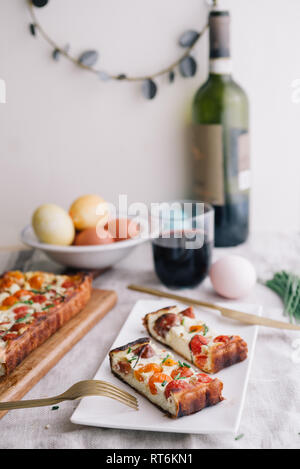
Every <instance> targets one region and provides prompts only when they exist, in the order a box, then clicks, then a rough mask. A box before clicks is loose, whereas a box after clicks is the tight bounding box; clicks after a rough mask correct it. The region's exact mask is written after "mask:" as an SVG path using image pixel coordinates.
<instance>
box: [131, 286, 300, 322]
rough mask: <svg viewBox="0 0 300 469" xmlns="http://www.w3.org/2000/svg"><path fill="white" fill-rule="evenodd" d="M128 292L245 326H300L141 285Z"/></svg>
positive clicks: (132, 287)
mask: <svg viewBox="0 0 300 469" xmlns="http://www.w3.org/2000/svg"><path fill="white" fill-rule="evenodd" d="M127 288H129V290H134V291H138V292H141V293H148V294H149V295H154V296H159V297H162V298H171V299H172V300H176V301H180V302H181V303H184V304H187V305H197V306H204V307H206V308H212V309H216V310H218V311H220V313H221V314H222V316H225V317H226V318H230V319H235V320H236V321H240V322H243V323H245V324H255V325H258V326H265V327H274V328H276V329H289V330H292V331H300V326H297V325H296V324H290V323H289V322H283V321H275V320H274V319H269V318H265V317H261V316H256V315H255V314H248V313H242V312H241V311H236V310H235V309H230V308H225V307H224V306H219V305H216V304H213V303H208V302H206V301H200V300H195V299H193V298H187V297H186V296H181V295H174V294H173V293H167V292H163V291H161V290H155V289H154V288H148V287H143V286H141V285H128V287H127Z"/></svg>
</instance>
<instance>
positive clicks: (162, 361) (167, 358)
mask: <svg viewBox="0 0 300 469" xmlns="http://www.w3.org/2000/svg"><path fill="white" fill-rule="evenodd" d="M169 356H170V355H169V354H168V355H167V356H166V357H165V358H164V359H163V361H162V362H161V363H162V364H163V363H165V361H166V360H167V359H168V358H169Z"/></svg>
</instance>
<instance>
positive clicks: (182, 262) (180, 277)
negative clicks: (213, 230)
mask: <svg viewBox="0 0 300 469" xmlns="http://www.w3.org/2000/svg"><path fill="white" fill-rule="evenodd" d="M199 235H200V236H199ZM191 242H192V243H193V244H194V247H193V248H188V246H191ZM152 249H153V256H154V266H155V271H156V274H157V276H158V278H159V279H160V280H161V282H162V283H163V284H164V285H165V286H166V287H168V288H193V287H196V286H197V285H199V284H200V283H201V282H202V281H203V280H204V279H205V277H206V276H207V274H208V271H209V268H210V264H211V258H212V250H213V241H212V240H211V239H209V237H208V236H206V235H205V233H199V231H196V230H195V231H194V232H191V231H187V232H184V231H182V232H180V233H178V232H176V231H173V232H170V233H169V237H167V238H164V237H163V235H161V236H159V237H158V238H156V239H154V240H153V243H152Z"/></svg>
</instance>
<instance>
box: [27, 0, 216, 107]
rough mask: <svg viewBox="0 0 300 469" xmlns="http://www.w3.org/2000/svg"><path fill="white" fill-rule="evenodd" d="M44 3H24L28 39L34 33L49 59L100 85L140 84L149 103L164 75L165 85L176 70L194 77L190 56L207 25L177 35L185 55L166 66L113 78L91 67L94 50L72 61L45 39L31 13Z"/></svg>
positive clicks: (33, 0) (96, 57) (64, 50)
mask: <svg viewBox="0 0 300 469" xmlns="http://www.w3.org/2000/svg"><path fill="white" fill-rule="evenodd" d="M48 3H49V0H27V5H28V8H29V12H30V15H31V18H32V22H31V23H30V24H29V31H30V34H31V35H32V36H36V35H37V33H39V34H40V35H41V36H42V37H43V38H44V39H45V40H46V41H47V42H48V43H49V44H50V46H51V47H52V58H53V60H54V61H56V62H57V61H59V59H60V58H61V56H63V57H65V58H67V59H68V60H70V61H71V62H73V63H74V64H75V65H78V66H79V67H81V68H84V69H85V70H87V71H90V72H92V73H94V74H96V75H97V76H98V78H99V80H100V81H102V82H107V81H110V80H118V81H129V82H141V93H142V95H143V97H144V98H145V99H147V100H152V99H154V98H155V97H156V96H157V93H158V85H157V82H156V79H157V78H159V77H160V76H164V75H166V76H167V78H168V82H169V83H170V84H171V83H173V82H174V81H175V76H176V72H175V70H176V69H178V70H179V73H180V75H181V76H182V77H183V78H191V77H193V76H195V74H196V73H197V62H196V59H195V57H193V56H192V55H191V52H192V50H193V48H194V47H195V45H196V44H197V42H198V41H199V39H200V38H201V37H202V36H203V34H204V32H205V31H206V29H207V28H208V24H206V25H205V26H204V28H203V29H202V30H201V31H200V32H199V31H196V30H193V29H189V30H187V31H184V32H183V33H182V34H181V36H180V37H179V40H178V44H179V46H180V47H181V48H183V49H185V52H184V53H183V54H182V55H181V57H180V58H179V59H178V60H176V61H175V62H174V63H172V64H171V65H170V66H168V67H166V68H163V69H162V70H160V71H158V72H156V73H153V74H152V75H148V76H128V75H127V74H125V73H119V74H116V75H114V74H111V73H109V72H107V71H106V70H103V69H101V70H98V69H97V68H96V67H95V65H96V64H97V62H98V60H99V52H98V51H97V50H95V49H90V50H86V51H83V52H82V53H81V54H80V56H79V57H77V58H76V57H74V56H72V55H70V53H69V48H66V47H65V48H62V47H60V46H59V45H58V44H56V43H55V41H53V40H52V39H51V38H50V37H49V36H48V34H47V33H46V32H45V31H44V29H43V28H42V26H41V25H40V23H39V22H38V20H37V18H36V15H35V12H34V7H37V8H42V7H44V6H46V5H47V4H48Z"/></svg>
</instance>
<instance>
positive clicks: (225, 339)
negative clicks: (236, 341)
mask: <svg viewBox="0 0 300 469" xmlns="http://www.w3.org/2000/svg"><path fill="white" fill-rule="evenodd" d="M229 341H230V336H229V335H218V337H215V338H214V342H215V343H216V342H223V343H224V344H227V343H228V342H229Z"/></svg>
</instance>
